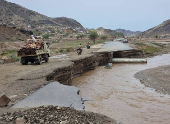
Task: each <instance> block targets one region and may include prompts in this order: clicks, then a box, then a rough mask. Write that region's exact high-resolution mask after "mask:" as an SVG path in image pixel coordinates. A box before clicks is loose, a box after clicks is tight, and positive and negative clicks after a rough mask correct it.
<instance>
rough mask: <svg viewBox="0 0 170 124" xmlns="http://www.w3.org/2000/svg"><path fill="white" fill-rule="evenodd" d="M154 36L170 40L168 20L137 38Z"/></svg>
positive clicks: (169, 23)
mask: <svg viewBox="0 0 170 124" xmlns="http://www.w3.org/2000/svg"><path fill="white" fill-rule="evenodd" d="M155 35H160V36H162V37H164V38H166V37H169V38H170V19H169V20H166V21H164V22H163V23H161V24H160V25H158V26H156V27H153V28H151V29H149V30H147V31H144V32H142V33H141V34H140V35H139V36H140V37H146V38H148V37H154V36H155Z"/></svg>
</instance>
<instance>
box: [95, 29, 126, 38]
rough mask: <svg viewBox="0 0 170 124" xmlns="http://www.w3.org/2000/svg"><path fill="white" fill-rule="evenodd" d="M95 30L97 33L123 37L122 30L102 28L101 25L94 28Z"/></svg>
mask: <svg viewBox="0 0 170 124" xmlns="http://www.w3.org/2000/svg"><path fill="white" fill-rule="evenodd" d="M96 31H97V33H98V34H99V35H103V34H107V35H109V36H110V37H113V38H114V37H124V35H123V33H122V32H117V31H115V30H111V29H104V28H103V27H100V28H98V29H96Z"/></svg>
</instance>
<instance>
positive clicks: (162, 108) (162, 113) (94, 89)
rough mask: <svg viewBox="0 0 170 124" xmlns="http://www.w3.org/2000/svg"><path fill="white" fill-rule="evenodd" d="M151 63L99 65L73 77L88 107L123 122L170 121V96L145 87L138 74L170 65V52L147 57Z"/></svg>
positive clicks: (153, 123) (152, 123)
mask: <svg viewBox="0 0 170 124" xmlns="http://www.w3.org/2000/svg"><path fill="white" fill-rule="evenodd" d="M147 60H148V63H147V64H127V63H126V64H113V67H112V69H105V68H103V67H98V68H97V69H96V70H93V71H89V72H87V73H84V74H83V75H82V76H81V77H78V78H76V79H74V80H73V85H74V86H76V87H78V88H79V89H80V95H81V96H82V97H83V99H88V100H89V101H86V102H85V110H86V111H92V112H96V113H101V114H104V115H107V116H109V117H111V118H113V119H116V120H117V121H122V122H123V124H170V96H169V95H163V94H160V93H158V92H155V91H154V90H153V89H150V88H148V87H145V86H144V85H143V84H141V83H140V81H139V80H138V79H136V78H135V77H134V74H135V73H137V72H139V71H141V70H145V69H148V68H154V67H158V66H163V65H169V64H170V54H165V55H162V56H156V57H154V58H149V59H147Z"/></svg>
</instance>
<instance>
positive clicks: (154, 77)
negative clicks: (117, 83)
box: [135, 65, 170, 95]
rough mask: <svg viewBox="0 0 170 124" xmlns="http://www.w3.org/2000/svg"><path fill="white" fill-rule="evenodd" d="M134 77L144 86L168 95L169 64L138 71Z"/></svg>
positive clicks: (169, 86) (169, 89)
mask: <svg viewBox="0 0 170 124" xmlns="http://www.w3.org/2000/svg"><path fill="white" fill-rule="evenodd" d="M135 77H136V78H137V79H139V80H140V81H141V83H143V84H144V85H145V86H148V87H151V88H154V89H155V90H156V91H157V92H160V93H164V94H169V95H170V65H167V66H160V67H157V68H152V69H147V70H144V71H140V72H138V73H137V74H135Z"/></svg>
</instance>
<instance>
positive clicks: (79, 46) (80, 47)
mask: <svg viewBox="0 0 170 124" xmlns="http://www.w3.org/2000/svg"><path fill="white" fill-rule="evenodd" d="M79 49H80V51H81V52H82V45H81V44H80V45H78V49H77V50H79Z"/></svg>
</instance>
